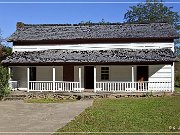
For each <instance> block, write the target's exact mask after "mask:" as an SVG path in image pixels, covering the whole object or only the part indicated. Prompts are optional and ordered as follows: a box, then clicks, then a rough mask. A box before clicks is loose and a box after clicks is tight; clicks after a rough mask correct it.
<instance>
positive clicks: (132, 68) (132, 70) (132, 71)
mask: <svg viewBox="0 0 180 135" xmlns="http://www.w3.org/2000/svg"><path fill="white" fill-rule="evenodd" d="M131 73H132V82H134V66H132V67H131Z"/></svg>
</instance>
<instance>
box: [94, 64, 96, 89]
mask: <svg viewBox="0 0 180 135" xmlns="http://www.w3.org/2000/svg"><path fill="white" fill-rule="evenodd" d="M94 92H96V66H94Z"/></svg>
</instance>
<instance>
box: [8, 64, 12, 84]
mask: <svg viewBox="0 0 180 135" xmlns="http://www.w3.org/2000/svg"><path fill="white" fill-rule="evenodd" d="M8 73H9V81H11V80H12V78H11V67H8Z"/></svg>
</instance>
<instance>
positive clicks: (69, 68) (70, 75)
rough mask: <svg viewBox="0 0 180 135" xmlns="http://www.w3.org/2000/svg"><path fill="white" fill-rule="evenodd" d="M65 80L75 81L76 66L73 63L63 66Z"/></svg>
mask: <svg viewBox="0 0 180 135" xmlns="http://www.w3.org/2000/svg"><path fill="white" fill-rule="evenodd" d="M63 81H71V82H74V66H73V65H65V66H63Z"/></svg>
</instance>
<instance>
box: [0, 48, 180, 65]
mask: <svg viewBox="0 0 180 135" xmlns="http://www.w3.org/2000/svg"><path fill="white" fill-rule="evenodd" d="M174 61H177V59H176V56H175V55H174V53H173V52H172V51H171V50H170V49H138V50H136V49H118V50H86V51H84V50H45V51H34V52H15V53H13V54H12V56H9V57H7V58H6V60H3V61H2V63H3V64H27V65H29V64H32V63H33V64H48V63H51V64H52V63H55V64H58V63H61V64H62V63H66V64H68V63H82V64H83V63H122V64H123V63H124V64H125V63H140V62H141V63H143V62H146V63H147V62H151V63H152V62H156V63H158V62H161V63H163V62H174Z"/></svg>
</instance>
